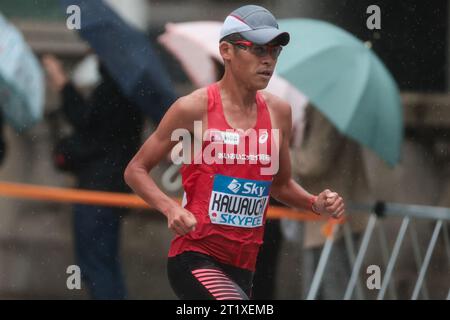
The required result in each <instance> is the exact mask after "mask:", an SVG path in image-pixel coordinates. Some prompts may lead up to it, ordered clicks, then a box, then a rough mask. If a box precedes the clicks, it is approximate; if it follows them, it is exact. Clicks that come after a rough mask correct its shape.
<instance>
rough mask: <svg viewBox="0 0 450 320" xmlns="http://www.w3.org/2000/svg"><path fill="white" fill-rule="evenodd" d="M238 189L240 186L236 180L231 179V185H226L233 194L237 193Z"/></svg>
mask: <svg viewBox="0 0 450 320" xmlns="http://www.w3.org/2000/svg"><path fill="white" fill-rule="evenodd" d="M240 188H241V184H240V183H239V182H238V181H237V180H236V179H233V181H231V183H230V184H229V185H228V189H230V190H231V191H233V192H234V193H238V191H239V189H240Z"/></svg>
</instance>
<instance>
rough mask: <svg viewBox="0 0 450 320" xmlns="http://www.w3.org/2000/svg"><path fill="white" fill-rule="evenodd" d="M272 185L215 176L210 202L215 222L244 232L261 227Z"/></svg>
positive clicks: (210, 211)
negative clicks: (238, 228)
mask: <svg viewBox="0 0 450 320" xmlns="http://www.w3.org/2000/svg"><path fill="white" fill-rule="evenodd" d="M270 185H271V181H260V180H247V179H240V178H233V177H228V176H224V175H220V174H217V175H215V176H214V183H213V189H212V192H211V198H210V201H209V218H210V219H211V222H212V223H213V224H222V225H227V226H233V227H243V228H256V227H261V226H262V225H263V216H264V211H265V210H266V207H267V203H268V202H269V191H270Z"/></svg>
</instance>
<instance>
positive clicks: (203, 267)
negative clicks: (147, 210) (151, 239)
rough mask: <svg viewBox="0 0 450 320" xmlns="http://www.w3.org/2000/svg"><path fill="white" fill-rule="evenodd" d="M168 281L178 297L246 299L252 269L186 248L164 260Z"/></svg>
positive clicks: (247, 298)
mask: <svg viewBox="0 0 450 320" xmlns="http://www.w3.org/2000/svg"><path fill="white" fill-rule="evenodd" d="M167 274H168V276H169V281H170V285H171V287H172V289H173V291H174V292H175V294H176V295H177V297H178V298H180V299H183V300H184V299H186V300H249V297H250V296H251V289H252V281H253V272H251V271H250V270H246V269H241V268H236V267H233V266H230V265H227V264H223V263H220V262H218V261H216V260H215V259H214V258H213V257H210V256H208V255H205V254H202V253H198V252H193V251H187V252H183V253H181V254H179V255H177V256H175V257H170V258H169V259H168V262H167Z"/></svg>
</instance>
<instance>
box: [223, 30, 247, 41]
mask: <svg viewBox="0 0 450 320" xmlns="http://www.w3.org/2000/svg"><path fill="white" fill-rule="evenodd" d="M239 40H245V39H244V37H243V36H241V34H240V33H239V32H236V33H232V34H229V35H227V36H225V37H223V38H222V39H220V41H219V42H222V41H225V42H235V41H239Z"/></svg>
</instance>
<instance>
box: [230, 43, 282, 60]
mask: <svg viewBox="0 0 450 320" xmlns="http://www.w3.org/2000/svg"><path fill="white" fill-rule="evenodd" d="M230 43H231V44H232V45H235V46H237V47H238V48H240V49H243V50H247V49H248V50H249V51H250V52H251V53H253V54H254V55H255V56H257V57H260V58H262V57H265V56H266V55H268V54H270V56H271V57H272V58H273V59H275V60H276V59H277V58H278V56H279V55H280V53H281V50H283V47H282V46H280V45H270V44H266V45H258V44H254V43H253V42H251V41H247V40H237V41H233V42H231V41H230Z"/></svg>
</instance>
